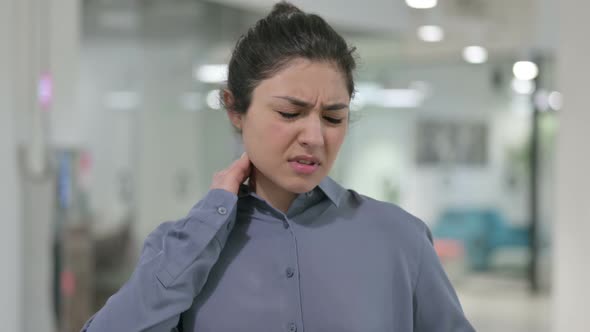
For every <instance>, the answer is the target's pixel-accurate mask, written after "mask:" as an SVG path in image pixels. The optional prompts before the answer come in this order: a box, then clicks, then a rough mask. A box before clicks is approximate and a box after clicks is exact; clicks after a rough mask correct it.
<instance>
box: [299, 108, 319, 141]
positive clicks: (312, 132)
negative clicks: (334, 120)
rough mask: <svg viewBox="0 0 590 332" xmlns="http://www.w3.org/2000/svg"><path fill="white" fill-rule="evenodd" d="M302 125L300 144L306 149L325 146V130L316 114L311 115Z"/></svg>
mask: <svg viewBox="0 0 590 332" xmlns="http://www.w3.org/2000/svg"><path fill="white" fill-rule="evenodd" d="M301 123H302V126H303V127H302V128H301V132H300V134H299V144H301V145H303V146H306V147H312V148H313V147H318V146H323V145H324V128H323V125H322V119H320V117H319V116H316V115H315V114H310V115H309V116H307V117H306V119H305V120H304V121H302V122H301Z"/></svg>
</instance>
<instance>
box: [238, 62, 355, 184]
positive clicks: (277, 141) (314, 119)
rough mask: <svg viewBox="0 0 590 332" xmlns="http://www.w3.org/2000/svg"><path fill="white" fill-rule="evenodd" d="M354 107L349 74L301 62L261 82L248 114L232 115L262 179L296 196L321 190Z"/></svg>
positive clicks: (316, 63) (290, 65)
mask: <svg viewBox="0 0 590 332" xmlns="http://www.w3.org/2000/svg"><path fill="white" fill-rule="evenodd" d="M349 103H350V96H349V94H348V90H347V88H346V81H345V79H344V75H343V73H342V72H341V71H340V70H338V68H337V67H336V66H335V65H334V64H332V63H328V62H317V61H310V60H306V59H295V60H293V61H291V62H290V63H289V64H288V65H287V66H286V67H284V68H283V69H282V70H280V71H279V72H278V73H277V74H275V75H274V76H273V77H271V78H269V79H266V80H264V81H262V82H260V84H259V85H258V86H257V87H256V88H255V89H254V91H253V94H252V101H251V104H250V108H249V109H248V111H247V112H246V113H245V114H237V113H233V112H229V114H230V118H231V120H232V122H233V123H234V125H235V126H237V127H238V128H240V129H241V130H242V137H243V140H244V147H245V150H246V152H247V153H248V157H249V158H250V160H251V161H252V164H254V166H255V167H256V168H257V169H258V170H259V173H258V174H257V176H258V178H257V181H259V180H260V177H266V179H265V180H270V182H272V183H273V184H275V185H277V186H279V187H280V188H282V189H285V190H287V191H289V192H293V193H303V192H307V191H310V190H312V189H313V188H314V187H315V186H317V185H318V184H319V183H320V181H321V180H322V179H323V178H324V177H325V176H326V175H327V174H328V172H329V171H330V169H331V168H332V165H333V163H334V160H335V159H336V156H337V155H338V151H339V150H340V146H341V145H342V142H343V141H344V137H345V136H346V131H347V128H348V115H349V114H348V113H349Z"/></svg>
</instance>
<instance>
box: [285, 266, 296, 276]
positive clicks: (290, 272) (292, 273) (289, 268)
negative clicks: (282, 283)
mask: <svg viewBox="0 0 590 332" xmlns="http://www.w3.org/2000/svg"><path fill="white" fill-rule="evenodd" d="M286 273H287V278H293V275H295V270H293V268H292V267H288V268H287V271H286Z"/></svg>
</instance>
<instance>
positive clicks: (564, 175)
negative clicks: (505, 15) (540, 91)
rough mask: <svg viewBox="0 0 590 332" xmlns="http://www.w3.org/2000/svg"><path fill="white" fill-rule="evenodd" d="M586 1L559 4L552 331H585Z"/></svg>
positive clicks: (588, 245)
mask: <svg viewBox="0 0 590 332" xmlns="http://www.w3.org/2000/svg"><path fill="white" fill-rule="evenodd" d="M589 12H590V3H589V2H587V1H577V0H564V1H560V2H559V14H558V21H559V22H561V26H560V39H559V41H560V44H559V49H558V52H557V62H558V66H557V76H558V82H559V87H560V89H561V90H562V91H563V94H564V99H565V104H564V109H563V110H562V111H561V112H560V113H559V123H560V124H559V136H558V143H557V148H558V150H557V189H556V215H555V216H556V222H555V227H554V234H555V245H554V248H555V251H554V254H553V264H554V273H553V276H554V280H555V282H554V303H553V309H554V321H555V325H554V326H553V331H556V332H557V331H586V330H588V326H590V315H588V303H587V302H588V298H590V282H589V281H590V261H589V260H588V252H589V251H590V241H589V240H588V235H589V234H590V174H589V170H590V148H589V147H588V142H590V135H589V134H588V128H589V124H590V112H588V78H589V77H590V63H589V62H588V58H589V55H590V44H589V43H588V42H587V40H588V38H587V35H588V31H590V22H589V21H588V17H587V16H588V13H589Z"/></svg>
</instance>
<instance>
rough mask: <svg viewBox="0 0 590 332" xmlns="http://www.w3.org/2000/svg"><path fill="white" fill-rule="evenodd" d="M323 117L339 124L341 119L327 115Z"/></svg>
mask: <svg viewBox="0 0 590 332" xmlns="http://www.w3.org/2000/svg"><path fill="white" fill-rule="evenodd" d="M324 119H326V121H328V122H330V123H333V124H339V123H342V119H336V118H332V117H329V116H324Z"/></svg>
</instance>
